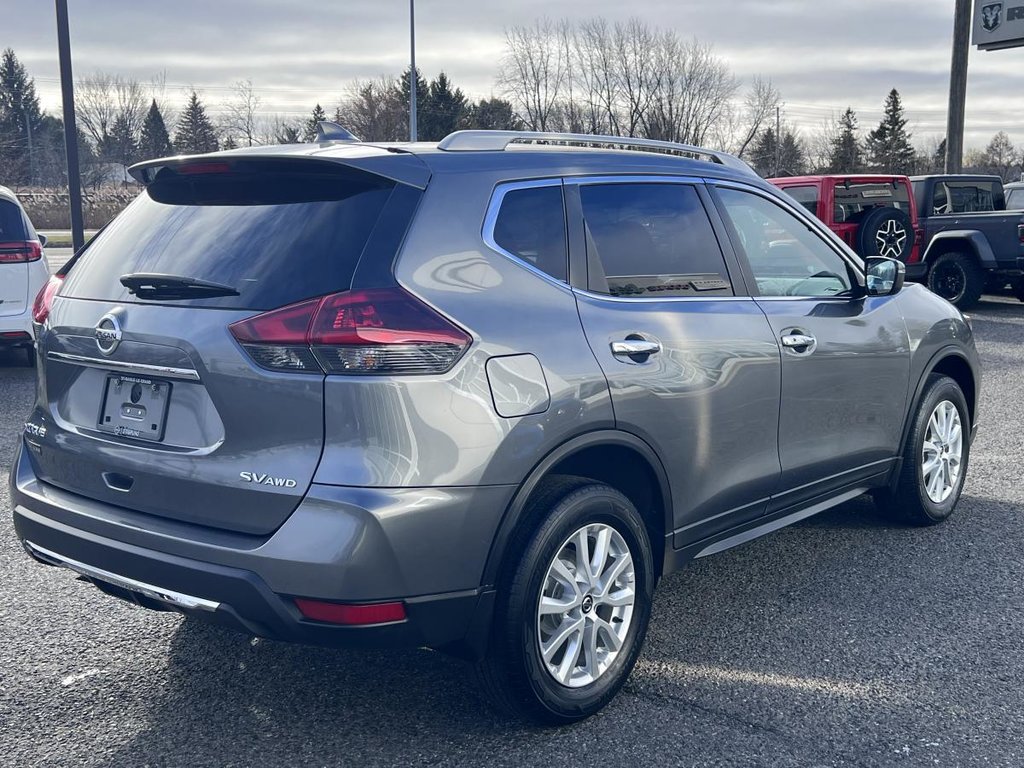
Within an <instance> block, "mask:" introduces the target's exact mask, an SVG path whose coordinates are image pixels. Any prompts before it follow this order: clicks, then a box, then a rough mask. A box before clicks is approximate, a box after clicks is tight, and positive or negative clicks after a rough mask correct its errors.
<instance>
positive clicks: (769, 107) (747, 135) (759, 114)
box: [729, 75, 835, 157]
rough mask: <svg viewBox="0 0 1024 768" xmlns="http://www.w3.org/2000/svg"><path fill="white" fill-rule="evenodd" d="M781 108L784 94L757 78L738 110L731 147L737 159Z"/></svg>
mask: <svg viewBox="0 0 1024 768" xmlns="http://www.w3.org/2000/svg"><path fill="white" fill-rule="evenodd" d="M781 106H782V94H781V93H780V92H779V89H778V88H776V87H775V86H774V85H773V84H772V81H771V80H770V79H768V80H766V79H764V78H763V77H761V76H760V75H757V76H755V77H754V79H753V81H752V82H751V84H750V90H749V91H747V95H746V98H744V100H743V106H742V107H741V108H740V109H739V110H737V115H738V120H737V124H736V128H737V129H738V130H737V132H736V134H735V138H736V141H735V145H734V146H730V147H729V149H730V150H731V151H732V153H733V154H735V155H736V156H737V157H743V155H744V154H746V152H747V150H748V149H749V148H750V144H751V142H753V140H754V138H755V137H756V136H757V134H758V133H760V132H761V129H762V128H763V127H764V125H765V123H766V122H767V121H768V120H770V119H771V118H772V117H774V115H775V110H776V109H779V108H780V107H781ZM834 122H835V121H833V123H834Z"/></svg>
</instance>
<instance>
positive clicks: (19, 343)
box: [0, 310, 35, 348]
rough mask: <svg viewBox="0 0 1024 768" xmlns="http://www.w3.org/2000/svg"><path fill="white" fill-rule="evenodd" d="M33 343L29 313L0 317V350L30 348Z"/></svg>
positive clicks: (33, 337) (30, 314)
mask: <svg viewBox="0 0 1024 768" xmlns="http://www.w3.org/2000/svg"><path fill="white" fill-rule="evenodd" d="M13 334H16V335H13ZM34 343H35V336H34V335H33V333H32V313H31V312H29V311H28V310H26V311H25V312H22V313H21V314H20V315H3V316H0V348H8V347H31V346H32V345H33V344H34Z"/></svg>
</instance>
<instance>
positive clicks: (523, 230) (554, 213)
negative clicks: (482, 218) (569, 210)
mask: <svg viewBox="0 0 1024 768" xmlns="http://www.w3.org/2000/svg"><path fill="white" fill-rule="evenodd" d="M493 236H494V242H495V244H496V245H497V246H498V247H499V248H501V249H502V250H503V251H506V252H508V253H511V254H512V255H513V256H515V257H516V258H518V259H521V260H522V261H525V262H526V263H527V264H529V265H531V266H533V267H536V268H537V269H539V270H540V271H541V272H544V273H546V274H548V275H551V277H553V278H555V279H556V280H561V281H562V282H566V280H567V279H568V266H567V264H568V256H567V249H566V239H565V212H564V208H563V203H562V187H561V185H558V184H555V185H551V186H544V187H523V188H521V189H512V190H509V191H508V192H506V193H505V196H504V197H503V198H502V200H501V208H500V209H499V210H498V218H497V219H496V220H495V222H494V232H493Z"/></svg>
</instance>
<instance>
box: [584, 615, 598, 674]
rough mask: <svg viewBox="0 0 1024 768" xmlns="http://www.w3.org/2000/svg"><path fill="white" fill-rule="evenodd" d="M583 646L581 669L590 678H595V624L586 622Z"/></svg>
mask: <svg viewBox="0 0 1024 768" xmlns="http://www.w3.org/2000/svg"><path fill="white" fill-rule="evenodd" d="M583 646H584V651H585V653H586V659H585V661H584V662H583V670H584V671H585V672H586V673H587V675H588V676H589V677H590V679H591V680H596V679H597V675H598V671H597V625H596V624H594V623H592V622H591V623H588V624H587V626H586V627H585V628H584V630H583Z"/></svg>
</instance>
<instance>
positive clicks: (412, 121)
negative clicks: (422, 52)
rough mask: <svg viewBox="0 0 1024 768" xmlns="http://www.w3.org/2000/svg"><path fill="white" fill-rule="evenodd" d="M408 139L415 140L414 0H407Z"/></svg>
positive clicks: (416, 83) (417, 83) (417, 80)
mask: <svg viewBox="0 0 1024 768" xmlns="http://www.w3.org/2000/svg"><path fill="white" fill-rule="evenodd" d="M409 62H410V65H409V141H416V86H417V85H419V78H418V77H417V76H416V0H409Z"/></svg>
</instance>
